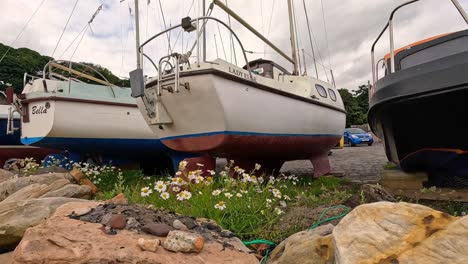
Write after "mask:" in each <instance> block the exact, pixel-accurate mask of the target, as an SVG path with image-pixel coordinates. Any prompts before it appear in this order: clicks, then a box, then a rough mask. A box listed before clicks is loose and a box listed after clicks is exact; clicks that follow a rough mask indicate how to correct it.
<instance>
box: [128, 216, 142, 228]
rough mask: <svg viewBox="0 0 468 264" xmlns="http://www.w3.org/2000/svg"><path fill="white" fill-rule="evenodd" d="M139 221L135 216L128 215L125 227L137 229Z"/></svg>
mask: <svg viewBox="0 0 468 264" xmlns="http://www.w3.org/2000/svg"><path fill="white" fill-rule="evenodd" d="M140 226H141V225H140V223H139V222H138V221H137V220H136V218H135V217H129V218H128V219H127V229H139V228H140Z"/></svg>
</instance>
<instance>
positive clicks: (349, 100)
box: [338, 85, 369, 127]
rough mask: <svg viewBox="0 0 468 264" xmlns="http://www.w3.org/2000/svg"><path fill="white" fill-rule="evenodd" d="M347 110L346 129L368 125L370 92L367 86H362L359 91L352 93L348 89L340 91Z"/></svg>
mask: <svg viewBox="0 0 468 264" xmlns="http://www.w3.org/2000/svg"><path fill="white" fill-rule="evenodd" d="M338 92H339V93H340V95H341V98H342V99H343V103H344V106H345V109H346V127H350V126H351V125H362V124H366V123H367V111H368V110H369V99H368V97H369V91H368V89H367V85H360V86H359V87H358V90H356V91H354V92H353V93H350V92H349V91H348V90H347V89H344V88H342V89H338Z"/></svg>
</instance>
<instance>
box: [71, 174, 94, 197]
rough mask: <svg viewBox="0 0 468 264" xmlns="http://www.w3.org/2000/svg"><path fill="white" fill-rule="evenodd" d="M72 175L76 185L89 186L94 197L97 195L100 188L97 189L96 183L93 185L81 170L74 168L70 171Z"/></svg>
mask: <svg viewBox="0 0 468 264" xmlns="http://www.w3.org/2000/svg"><path fill="white" fill-rule="evenodd" d="M70 175H71V176H72V177H73V179H74V180H75V181H76V183H78V184H81V185H84V186H88V187H89V188H90V189H91V193H92V194H93V195H94V194H96V192H97V190H98V188H97V187H96V185H94V183H92V182H91V181H90V180H89V179H88V178H87V177H86V175H84V174H83V173H82V172H81V171H80V169H78V168H73V170H72V171H70Z"/></svg>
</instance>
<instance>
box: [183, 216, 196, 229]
mask: <svg viewBox="0 0 468 264" xmlns="http://www.w3.org/2000/svg"><path fill="white" fill-rule="evenodd" d="M179 220H180V221H181V222H182V223H183V224H184V225H185V226H186V227H187V228H188V229H193V228H195V227H197V226H198V224H197V221H196V220H195V219H193V218H191V217H183V218H180V219H179Z"/></svg>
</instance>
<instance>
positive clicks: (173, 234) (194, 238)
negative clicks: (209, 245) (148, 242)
mask: <svg viewBox="0 0 468 264" xmlns="http://www.w3.org/2000/svg"><path fill="white" fill-rule="evenodd" d="M204 244H205V240H204V239H203V237H202V236H200V235H198V234H194V233H189V232H185V231H179V230H173V231H170V232H169V234H168V235H167V238H166V240H164V242H163V247H164V248H165V249H167V250H169V251H173V252H185V253H190V252H194V253H198V252H200V251H202V250H203V246H204Z"/></svg>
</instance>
